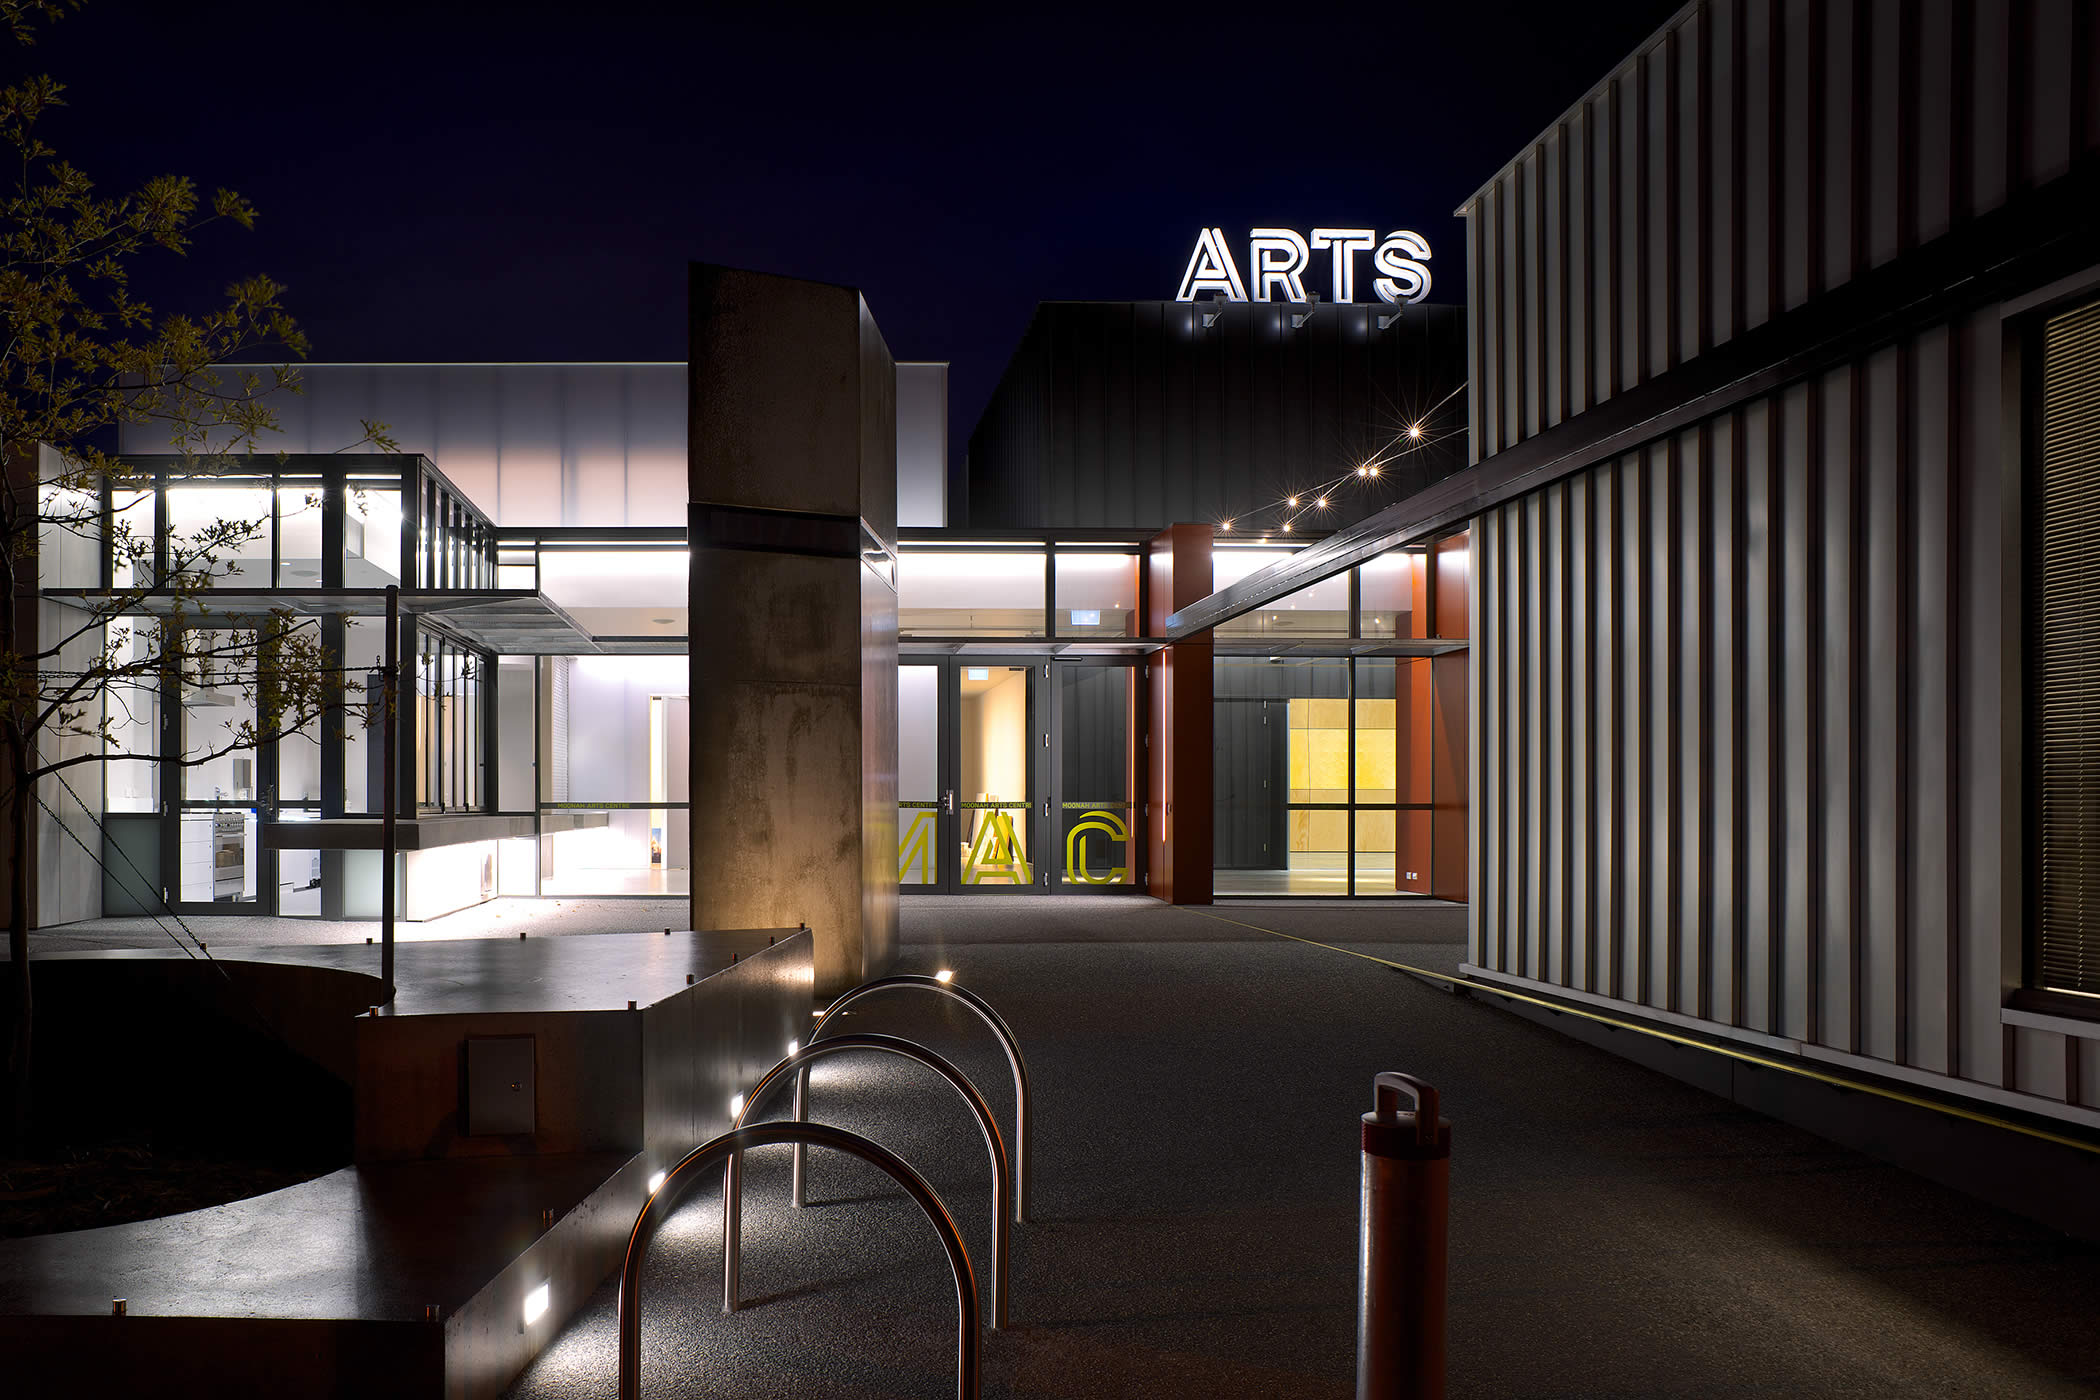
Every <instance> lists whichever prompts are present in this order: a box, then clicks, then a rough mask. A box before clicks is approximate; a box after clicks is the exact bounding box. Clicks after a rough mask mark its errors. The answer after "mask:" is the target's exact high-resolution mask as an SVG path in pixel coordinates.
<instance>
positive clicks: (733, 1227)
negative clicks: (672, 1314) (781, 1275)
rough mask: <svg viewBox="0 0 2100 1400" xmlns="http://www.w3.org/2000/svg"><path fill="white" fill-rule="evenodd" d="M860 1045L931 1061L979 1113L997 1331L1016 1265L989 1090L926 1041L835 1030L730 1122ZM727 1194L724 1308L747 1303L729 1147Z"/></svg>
mask: <svg viewBox="0 0 2100 1400" xmlns="http://www.w3.org/2000/svg"><path fill="white" fill-rule="evenodd" d="M856 1050H876V1051H881V1052H883V1053H885V1054H890V1055H901V1056H903V1057H904V1058H905V1059H907V1060H912V1061H915V1062H917V1063H919V1064H922V1065H924V1066H926V1068H928V1069H930V1070H932V1071H933V1072H934V1073H935V1074H938V1075H940V1076H941V1078H943V1079H945V1080H947V1081H948V1084H949V1087H951V1088H953V1089H954V1090H955V1092H956V1093H958V1094H960V1095H961V1096H962V1100H963V1103H964V1104H966V1105H967V1106H968V1107H969V1110H970V1112H971V1113H972V1114H974V1115H975V1116H976V1119H977V1127H978V1130H979V1131H980V1132H982V1133H983V1134H984V1149H985V1152H986V1154H987V1155H989V1156H990V1157H991V1159H992V1296H991V1312H992V1330H993V1331H995V1332H996V1331H998V1330H999V1329H1000V1328H1002V1327H1004V1326H1006V1303H1007V1297H1008V1295H1009V1293H1010V1292H1011V1283H1010V1281H1011V1278H1012V1273H1011V1270H1012V1267H1013V1266H1012V1262H1011V1260H1012V1251H1011V1249H1010V1244H1011V1236H1010V1234H1009V1227H1008V1225H1007V1222H1006V1212H1007V1208H1008V1207H1007V1199H1006V1198H1007V1192H1008V1186H1007V1171H1008V1167H1009V1163H1008V1158H1007V1155H1006V1140H1005V1139H1004V1138H1002V1137H1000V1136H999V1123H998V1120H996V1119H995V1118H993V1117H992V1109H991V1105H989V1104H987V1103H986V1102H985V1101H984V1095H983V1094H980V1093H978V1092H977V1086H976V1085H974V1084H972V1083H971V1082H970V1081H969V1079H968V1078H967V1077H966V1076H965V1075H964V1074H963V1072H962V1071H961V1070H959V1069H957V1068H956V1067H955V1066H954V1065H952V1064H949V1063H948V1062H947V1061H946V1060H944V1059H942V1058H941V1057H940V1056H939V1055H936V1054H934V1053H933V1052H932V1051H931V1050H928V1049H927V1048H926V1047H925V1046H923V1045H918V1044H915V1043H914V1042H912V1041H909V1040H904V1039H900V1038H899V1037H897V1036H894V1035H835V1036H832V1037H831V1038H830V1039H829V1040H813V1041H811V1042H810V1043H809V1044H807V1045H805V1046H803V1047H802V1048H801V1049H799V1050H797V1051H796V1052H795V1053H794V1054H792V1055H790V1056H788V1057H787V1058H786V1059H784V1060H782V1061H781V1062H780V1063H779V1064H777V1065H775V1066H773V1068H771V1069H769V1070H767V1071H766V1074H765V1077H764V1078H763V1079H761V1080H759V1081H758V1083H757V1084H755V1085H753V1086H752V1089H751V1092H750V1093H748V1094H746V1095H745V1096H744V1106H743V1108H742V1109H741V1110H740V1111H739V1112H738V1113H737V1116H736V1121H735V1122H734V1123H732V1124H730V1126H731V1127H732V1128H741V1127H742V1126H744V1120H745V1119H746V1118H748V1117H750V1116H751V1114H752V1113H753V1112H754V1111H755V1110H756V1109H757V1108H758V1103H759V1100H760V1099H762V1098H764V1097H765V1095H766V1091H767V1090H769V1089H771V1088H772V1087H773V1086H774V1085H775V1084H777V1083H779V1082H780V1080H781V1079H782V1078H783V1077H784V1076H786V1075H788V1074H790V1073H795V1074H797V1076H798V1077H799V1076H800V1075H801V1074H807V1073H808V1072H809V1064H810V1062H811V1061H812V1060H819V1059H823V1058H825V1057H827V1056H831V1055H844V1054H850V1053H852V1052H853V1051H856ZM804 1110H805V1104H804V1103H802V1102H798V1103H797V1104H796V1105H795V1118H794V1120H792V1121H799V1120H800V1119H802V1117H803V1116H804ZM722 1200H723V1202H724V1209H723V1212H722V1311H723V1312H724V1313H733V1312H735V1311H737V1309H738V1308H739V1307H741V1306H742V1299H741V1297H740V1293H741V1291H742V1290H741V1278H742V1273H743V1258H744V1241H743V1234H744V1232H743V1216H744V1194H743V1154H742V1153H741V1152H732V1153H730V1154H729V1161H728V1164H727V1165H725V1166H724V1167H723V1169H722Z"/></svg>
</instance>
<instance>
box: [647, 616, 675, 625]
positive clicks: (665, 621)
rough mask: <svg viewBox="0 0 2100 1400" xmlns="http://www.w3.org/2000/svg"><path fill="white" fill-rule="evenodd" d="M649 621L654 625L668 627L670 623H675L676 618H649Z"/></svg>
mask: <svg viewBox="0 0 2100 1400" xmlns="http://www.w3.org/2000/svg"><path fill="white" fill-rule="evenodd" d="M649 620H650V621H651V622H655V623H661V624H664V625H666V626H668V625H669V624H670V623H672V622H675V621H677V619H676V618H669V617H652V618H650V619H649Z"/></svg>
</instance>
